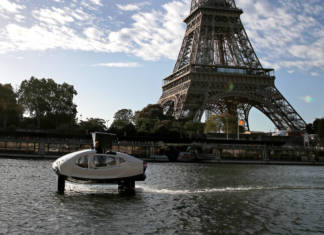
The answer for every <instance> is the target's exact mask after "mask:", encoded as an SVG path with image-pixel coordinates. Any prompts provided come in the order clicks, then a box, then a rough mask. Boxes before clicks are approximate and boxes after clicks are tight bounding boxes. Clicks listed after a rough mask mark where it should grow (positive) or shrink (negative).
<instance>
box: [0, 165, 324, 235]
mask: <svg viewBox="0 0 324 235" xmlns="http://www.w3.org/2000/svg"><path fill="white" fill-rule="evenodd" d="M50 166H51V161H32V160H28V161H27V160H12V159H0V188H1V191H0V203H1V204H0V206H1V207H0V234H321V233H324V167H312V166H265V165H260V166H258V165H213V164H191V163H188V164H185V163H176V164H174V163H150V164H149V165H148V169H147V180H146V181H145V182H138V183H137V184H136V195H135V196H120V195H119V194H118V193H117V186H114V185H113V186H111V185H77V184H71V183H67V185H66V193H65V195H58V194H56V180H57V179H56V175H55V174H54V173H53V172H52V170H51V168H50Z"/></svg>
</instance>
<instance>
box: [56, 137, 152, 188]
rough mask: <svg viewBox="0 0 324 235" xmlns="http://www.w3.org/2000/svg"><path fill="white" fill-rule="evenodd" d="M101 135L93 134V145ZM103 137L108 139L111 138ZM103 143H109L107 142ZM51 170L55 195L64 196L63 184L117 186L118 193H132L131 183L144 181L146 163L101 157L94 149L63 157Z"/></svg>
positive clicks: (130, 158) (121, 155) (114, 155)
mask: <svg viewBox="0 0 324 235" xmlns="http://www.w3.org/2000/svg"><path fill="white" fill-rule="evenodd" d="M105 135H106V134H105V133H95V135H93V137H94V143H95V142H96V141H95V139H96V137H97V139H98V136H101V140H102V141H103V140H104V139H105V138H104V137H105ZM102 136H104V137H102ZM106 137H109V138H110V139H111V135H109V136H106ZM106 139H107V138H106ZM103 142H104V141H103ZM106 142H108V143H109V142H110V140H108V141H107V140H106ZM52 168H53V170H54V171H55V173H56V174H57V175H58V184H57V191H58V193H64V190H65V181H66V180H67V181H72V182H78V183H105V184H118V191H119V192H121V193H134V192H135V181H144V180H145V178H146V176H145V170H146V162H144V161H142V160H140V159H138V158H135V157H133V156H130V155H128V154H125V153H120V152H112V151H108V152H106V153H101V151H100V152H98V151H96V150H95V149H87V150H81V151H77V152H73V153H69V154H67V155H64V156H62V157H61V158H59V159H57V160H56V161H55V162H54V163H53V164H52Z"/></svg>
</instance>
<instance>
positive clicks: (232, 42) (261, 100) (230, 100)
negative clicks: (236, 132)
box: [159, 0, 306, 131]
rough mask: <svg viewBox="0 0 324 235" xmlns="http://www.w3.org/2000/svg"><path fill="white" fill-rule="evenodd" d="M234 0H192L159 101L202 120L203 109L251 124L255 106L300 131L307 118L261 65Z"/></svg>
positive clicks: (282, 125)
mask: <svg viewBox="0 0 324 235" xmlns="http://www.w3.org/2000/svg"><path fill="white" fill-rule="evenodd" d="M242 13H243V11H242V10H241V9H239V8H237V7H236V4H235V1H234V0H192V2H191V9H190V14H189V16H188V17H187V18H186V19H185V20H184V22H185V23H186V24H187V29H186V33H185V36H184V39H183V43H182V46H181V49H180V52H179V56H178V59H177V62H176V64H175V67H174V70H173V73H172V75H170V76H168V77H167V78H165V79H164V80H163V87H162V89H163V94H162V96H161V98H160V100H159V104H161V105H162V106H163V107H164V110H165V112H169V113H170V114H172V115H173V116H175V117H176V118H180V117H192V118H193V119H194V120H195V121H200V120H201V118H202V115H203V113H204V112H205V111H208V112H209V113H215V114H220V113H227V112H229V113H232V114H235V115H236V116H237V117H238V118H241V119H244V120H245V124H246V128H247V129H249V122H248V121H249V120H248V118H249V113H250V110H251V108H252V107H255V108H256V109H258V110H260V111H261V112H262V113H264V114H265V115H266V116H267V117H268V118H269V119H270V120H271V121H272V122H273V123H274V125H275V126H276V128H278V129H279V130H287V129H290V130H294V131H301V130H304V129H305V127H306V123H305V121H304V120H303V119H302V118H301V116H300V115H299V114H298V113H297V112H296V111H295V109H294V108H293V107H292V106H291V105H290V104H289V102H288V101H287V100H286V99H285V98H284V96H283V95H282V94H281V93H280V92H279V91H278V89H277V88H276V87H275V83H274V81H275V76H274V70H273V69H266V68H263V67H262V65H261V63H260V61H259V59H258V57H257V55H256V53H255V51H254V49H253V47H252V44H251V42H250V40H249V38H248V36H247V34H246V31H245V29H244V26H243V24H242V22H241V19H240V15H241V14H242Z"/></svg>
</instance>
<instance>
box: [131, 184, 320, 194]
mask: <svg viewBox="0 0 324 235" xmlns="http://www.w3.org/2000/svg"><path fill="white" fill-rule="evenodd" d="M136 188H137V189H140V190H142V191H143V192H146V193H156V194H174V195H177V194H180V195H181V194H204V193H222V192H224V193H226V192H246V191H262V190H263V191H265V190H324V187H303V186H301V187H298V186H275V187H261V186H260V187H259V186H247V187H224V188H206V189H197V190H187V189H183V190H173V189H156V188H152V187H149V186H143V185H141V186H138V187H136Z"/></svg>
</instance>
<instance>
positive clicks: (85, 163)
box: [76, 156, 89, 168]
mask: <svg viewBox="0 0 324 235" xmlns="http://www.w3.org/2000/svg"><path fill="white" fill-rule="evenodd" d="M88 162H89V161H88V156H82V157H79V158H78V160H77V161H76V164H77V165H78V166H79V167H82V168H88V164H89V163H88Z"/></svg>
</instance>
